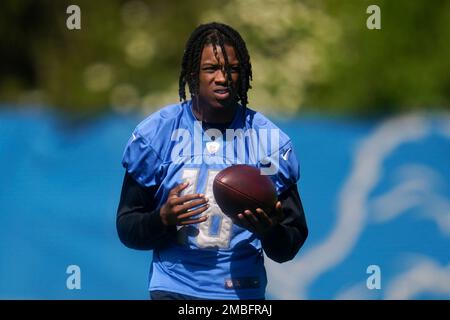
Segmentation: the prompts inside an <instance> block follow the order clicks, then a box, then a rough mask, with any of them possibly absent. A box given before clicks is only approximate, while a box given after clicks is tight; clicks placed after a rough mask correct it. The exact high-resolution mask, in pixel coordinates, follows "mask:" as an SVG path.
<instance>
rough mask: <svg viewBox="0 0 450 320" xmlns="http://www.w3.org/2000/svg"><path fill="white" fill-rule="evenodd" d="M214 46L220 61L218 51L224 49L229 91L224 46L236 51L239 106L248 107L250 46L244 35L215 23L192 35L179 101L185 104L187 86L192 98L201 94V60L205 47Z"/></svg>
mask: <svg viewBox="0 0 450 320" xmlns="http://www.w3.org/2000/svg"><path fill="white" fill-rule="evenodd" d="M209 44H212V45H213V49H214V54H215V56H216V57H217V56H218V55H217V48H216V46H220V48H221V49H222V53H223V57H224V60H225V71H226V73H227V80H228V87H229V88H231V70H230V69H231V68H230V66H229V63H228V56H227V53H226V51H225V47H224V46H225V44H227V45H230V46H232V47H233V48H234V50H235V51H236V55H237V58H238V60H239V80H238V85H237V102H239V101H240V102H241V104H242V105H243V106H244V107H246V106H247V103H248V96H247V92H248V90H249V89H250V88H251V85H250V81H251V80H252V65H251V63H250V56H249V54H248V51H247V46H246V45H245V42H244V40H243V39H242V37H241V35H240V34H239V33H238V32H237V31H236V30H234V29H233V28H231V27H230V26H228V25H225V24H222V23H217V22H212V23H208V24H202V25H200V26H198V27H197V28H196V29H195V30H194V31H193V32H192V34H191V36H190V38H189V40H188V42H187V43H186V47H185V49H184V54H183V60H182V62H181V72H180V79H179V95H180V101H185V100H186V83H187V85H188V87H189V92H190V93H191V96H195V95H197V94H198V92H199V72H200V60H201V55H202V51H203V47H204V46H205V45H209Z"/></svg>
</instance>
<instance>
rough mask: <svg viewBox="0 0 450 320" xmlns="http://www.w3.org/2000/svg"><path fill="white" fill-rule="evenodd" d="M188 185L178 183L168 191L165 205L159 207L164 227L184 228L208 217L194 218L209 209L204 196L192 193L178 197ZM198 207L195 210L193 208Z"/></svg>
mask: <svg viewBox="0 0 450 320" xmlns="http://www.w3.org/2000/svg"><path fill="white" fill-rule="evenodd" d="M188 185H189V183H187V182H185V183H180V184H179V185H177V186H176V187H175V188H173V189H172V190H170V192H169V196H168V198H167V201H166V203H165V204H164V205H163V206H162V207H161V210H160V215H161V220H162V222H163V223H164V224H165V225H166V226H173V225H178V226H184V225H188V224H194V223H200V222H204V221H206V219H208V216H201V217H199V218H193V219H191V217H193V216H196V215H198V214H200V213H202V212H204V211H206V210H207V209H208V208H209V204H208V201H209V199H208V198H206V197H205V195H204V194H199V193H193V194H186V195H182V196H180V193H181V191H183V190H184V189H186V187H187V186H188ZM197 206H200V207H198V208H196V209H193V208H194V207H197Z"/></svg>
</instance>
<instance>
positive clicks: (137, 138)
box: [122, 130, 162, 187]
mask: <svg viewBox="0 0 450 320" xmlns="http://www.w3.org/2000/svg"><path fill="white" fill-rule="evenodd" d="M161 164H162V160H161V158H160V156H159V155H158V154H157V152H156V151H155V150H154V149H153V148H152V146H151V145H150V142H149V141H148V140H147V139H145V138H144V137H143V136H142V135H141V134H140V133H139V131H137V130H135V132H133V134H132V136H131V138H130V140H129V141H128V143H127V145H126V147H125V151H124V154H123V159H122V165H123V167H124V168H125V169H126V170H127V172H128V173H129V174H130V175H131V176H132V177H133V178H134V179H135V180H136V181H137V182H138V183H140V184H141V185H143V186H146V187H151V186H155V185H157V184H158V183H159V181H158V176H159V170H160V168H161Z"/></svg>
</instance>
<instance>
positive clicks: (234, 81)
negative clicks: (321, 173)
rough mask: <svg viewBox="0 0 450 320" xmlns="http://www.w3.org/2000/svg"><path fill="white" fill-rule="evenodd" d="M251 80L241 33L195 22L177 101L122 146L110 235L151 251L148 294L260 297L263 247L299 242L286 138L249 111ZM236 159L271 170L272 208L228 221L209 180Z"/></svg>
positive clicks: (282, 257) (290, 248)
mask: <svg viewBox="0 0 450 320" xmlns="http://www.w3.org/2000/svg"><path fill="white" fill-rule="evenodd" d="M251 79H252V68H251V63H250V56H249V54H248V51H247V47H246V44H245V42H244V40H243V39H242V38H241V36H240V34H239V33H238V32H237V31H236V30H234V29H233V28H231V27H230V26H228V25H224V24H220V23H209V24H203V25H200V26H199V27H198V28H196V29H195V30H194V31H193V33H192V34H191V36H190V38H189V40H188V41H187V44H186V47H185V50H184V55H183V60H182V64H181V73H180V78H179V96H180V101H181V102H180V103H176V104H173V105H169V106H166V107H164V108H162V109H161V110H159V111H158V112H156V113H154V114H152V115H150V116H149V117H148V118H147V119H145V120H144V121H143V122H141V123H140V124H139V125H138V126H137V127H136V129H135V130H134V132H133V134H132V136H131V138H130V140H129V141H128V144H127V145H126V148H125V152H124V156H123V162H122V164H123V166H124V168H125V177H124V181H123V186H122V192H121V198H120V203H119V207H118V212H117V232H118V235H119V238H120V240H121V241H122V242H123V243H124V244H125V245H126V246H127V247H130V248H133V249H140V250H153V261H152V265H151V268H150V276H149V291H150V296H151V298H152V299H264V298H265V289H266V284H267V278H266V271H265V267H264V255H263V252H265V253H266V255H267V256H268V257H269V258H271V259H273V260H274V261H277V262H280V263H281V262H285V261H288V260H290V259H293V258H294V257H295V255H296V254H297V252H298V251H299V249H300V247H301V246H302V245H303V243H304V242H305V240H306V237H307V235H308V229H307V225H306V221H305V215H304V212H303V207H302V203H301V200H300V196H299V193H298V190H297V181H298V179H299V164H298V162H297V159H296V156H295V152H294V151H293V147H292V143H291V140H290V138H289V137H288V136H287V135H286V134H285V133H283V132H282V131H281V130H280V129H279V128H277V126H275V125H274V124H273V123H272V122H271V121H270V120H268V119H267V118H266V117H265V116H263V115H262V114H261V113H258V112H256V111H253V110H252V109H250V108H248V107H247V103H248V98H247V92H248V90H249V89H250V88H251V86H250V81H251ZM186 84H187V86H188V88H189V92H190V95H191V98H190V99H186V91H185V87H186ZM238 163H244V164H249V165H252V166H255V167H258V168H261V171H262V172H263V170H264V169H266V170H267V168H272V169H273V168H275V170H272V171H271V172H270V173H269V174H270V175H269V177H270V178H271V179H272V181H273V183H274V185H275V187H276V190H277V194H278V200H279V201H278V202H277V204H276V207H275V208H274V212H275V213H273V214H270V215H269V213H268V212H264V211H263V210H261V209H257V210H256V211H254V212H251V211H249V210H245V211H244V212H242V213H239V214H238V215H237V218H236V219H235V220H232V219H231V218H230V217H228V216H226V215H225V214H223V213H222V212H221V210H220V208H219V207H218V206H217V204H216V203H215V200H214V195H213V192H212V184H213V180H214V177H215V175H216V174H217V173H218V172H219V171H220V170H222V169H224V168H226V167H228V166H231V165H233V164H238Z"/></svg>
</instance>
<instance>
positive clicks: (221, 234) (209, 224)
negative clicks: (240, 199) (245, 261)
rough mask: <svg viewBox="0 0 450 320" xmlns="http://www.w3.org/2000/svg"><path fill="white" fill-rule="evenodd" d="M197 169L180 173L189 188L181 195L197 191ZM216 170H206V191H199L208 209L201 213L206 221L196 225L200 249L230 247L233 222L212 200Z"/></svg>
mask: <svg viewBox="0 0 450 320" xmlns="http://www.w3.org/2000/svg"><path fill="white" fill-rule="evenodd" d="M199 172H200V170H199V169H184V170H183V173H182V179H183V181H189V182H190V184H189V186H188V187H187V188H186V189H185V190H183V194H190V193H195V192H196V189H197V183H198V176H199ZM218 173H219V171H218V170H208V173H207V177H206V183H205V185H206V190H199V192H202V191H203V192H204V194H205V196H206V197H207V198H208V199H209V205H210V207H209V208H208V210H206V211H205V212H203V213H202V215H208V216H209V217H208V220H206V221H205V222H202V223H200V224H198V231H199V232H198V235H197V237H196V239H197V245H198V246H199V247H200V248H213V247H215V248H220V249H226V248H228V247H229V245H230V238H231V230H232V227H233V222H232V221H231V219H230V218H229V217H228V216H226V215H225V214H224V213H223V212H222V210H220V208H219V206H218V205H217V203H216V200H215V199H214V194H213V182H214V178H215V177H216V175H217V174H218Z"/></svg>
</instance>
